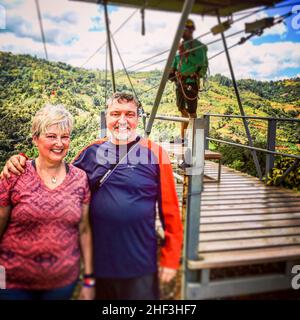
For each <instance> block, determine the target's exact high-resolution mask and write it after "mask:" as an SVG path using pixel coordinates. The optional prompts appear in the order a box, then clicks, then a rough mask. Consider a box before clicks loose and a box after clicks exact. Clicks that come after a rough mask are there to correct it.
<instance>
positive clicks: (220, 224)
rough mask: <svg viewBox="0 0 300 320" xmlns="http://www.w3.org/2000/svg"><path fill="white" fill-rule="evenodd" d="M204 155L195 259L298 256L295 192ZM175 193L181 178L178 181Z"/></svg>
mask: <svg viewBox="0 0 300 320" xmlns="http://www.w3.org/2000/svg"><path fill="white" fill-rule="evenodd" d="M217 170H218V165H217V164H216V163H213V162H210V161H205V171H204V172H205V178H204V191H203V192H202V195H201V210H200V230H199V231H200V234H199V258H200V260H199V261H189V263H188V266H189V268H190V269H212V268H224V267H231V266H239V265H249V264H257V263H267V262H273V261H288V260H297V259H300V193H299V192H298V193H297V192H293V191H291V190H286V189H282V188H278V187H270V186H266V185H265V184H264V183H263V182H260V181H259V180H258V179H257V178H254V177H252V176H249V175H247V174H244V173H241V172H238V171H235V170H233V169H230V168H228V167H225V166H222V178H221V182H220V183H217V182H212V181H211V179H210V178H211V177H216V176H217ZM177 190H178V195H179V199H181V198H182V184H180V183H178V184H177Z"/></svg>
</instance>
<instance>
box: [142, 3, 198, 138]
mask: <svg viewBox="0 0 300 320" xmlns="http://www.w3.org/2000/svg"><path fill="white" fill-rule="evenodd" d="M194 2H195V0H185V2H184V5H183V8H182V14H181V18H180V21H179V24H178V27H177V31H176V34H175V37H174V40H173V44H172V47H171V50H170V53H169V57H168V60H167V63H166V66H165V69H164V72H163V76H162V78H161V81H160V84H159V88H158V91H157V94H156V98H155V101H154V105H153V108H152V111H151V114H150V119H149V120H148V124H147V128H146V133H145V135H146V136H149V135H150V133H151V129H152V125H153V122H154V119H155V115H156V113H157V109H158V106H159V103H160V100H161V97H162V94H163V91H164V89H165V86H166V83H167V81H168V76H169V73H170V67H171V64H172V62H173V59H174V57H175V54H176V51H177V47H178V43H179V41H180V38H181V36H182V34H183V29H184V24H185V22H186V20H187V17H188V15H189V14H190V12H191V11H192V8H193V4H194Z"/></svg>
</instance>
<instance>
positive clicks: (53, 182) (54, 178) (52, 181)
mask: <svg viewBox="0 0 300 320" xmlns="http://www.w3.org/2000/svg"><path fill="white" fill-rule="evenodd" d="M38 167H40V166H39V164H38ZM39 171H41V170H39ZM50 181H51V183H52V184H56V183H57V177H56V176H51V178H50Z"/></svg>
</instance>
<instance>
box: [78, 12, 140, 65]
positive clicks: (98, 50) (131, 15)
mask: <svg viewBox="0 0 300 320" xmlns="http://www.w3.org/2000/svg"><path fill="white" fill-rule="evenodd" d="M138 11H139V9H136V10H135V11H134V12H132V13H131V14H130V15H129V16H128V17H127V19H125V20H124V21H123V22H122V23H121V24H120V25H119V27H118V28H117V29H116V30H115V31H114V32H113V33H112V34H113V35H116V34H117V33H118V32H119V31H120V30H121V29H122V28H123V27H124V26H125V24H126V23H127V22H128V21H129V20H130V19H131V18H132V17H133V16H134V15H135V14H136V13H137V12H138ZM105 45H106V41H105V42H103V43H102V44H101V45H100V46H99V48H98V49H97V50H96V51H95V52H94V53H93V54H92V55H91V56H90V57H89V58H88V59H87V60H86V61H85V62H84V63H83V64H82V65H81V66H80V68H82V67H83V66H84V65H86V64H87V63H88V62H90V61H91V59H93V58H94V56H95V55H96V54H97V53H98V52H100V51H101V49H102V48H103V47H104V46H105Z"/></svg>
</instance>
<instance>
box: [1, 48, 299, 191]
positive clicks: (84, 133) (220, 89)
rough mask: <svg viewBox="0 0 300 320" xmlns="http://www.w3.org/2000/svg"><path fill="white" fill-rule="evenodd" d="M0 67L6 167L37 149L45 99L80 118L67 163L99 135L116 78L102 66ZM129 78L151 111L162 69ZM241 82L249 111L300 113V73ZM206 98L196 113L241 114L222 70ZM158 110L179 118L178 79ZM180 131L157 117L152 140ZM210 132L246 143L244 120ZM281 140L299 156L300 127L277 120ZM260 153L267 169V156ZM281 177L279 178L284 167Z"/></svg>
mask: <svg viewBox="0 0 300 320" xmlns="http://www.w3.org/2000/svg"><path fill="white" fill-rule="evenodd" d="M0 67H1V68H0V85H1V88H2V90H1V92H0V125H1V126H0V168H1V167H2V165H3V164H4V161H5V159H7V158H8V157H9V156H10V155H12V154H14V153H17V152H20V151H22V152H26V153H27V154H28V155H29V156H34V155H35V154H36V150H35V149H34V147H33V145H32V142H31V138H30V122H31V119H32V116H33V115H34V114H35V113H36V111H37V110H38V109H40V108H41V106H42V105H44V104H45V103H63V104H64V105H65V106H66V107H67V108H68V110H69V111H70V112H71V113H72V114H73V115H74V117H75V127H74V131H73V133H72V145H71V151H70V152H69V155H68V160H70V159H71V158H73V157H74V156H75V155H76V154H77V152H78V151H79V150H80V149H82V148H83V147H84V146H86V145H87V144H88V143H89V142H91V141H93V140H94V139H96V138H97V137H98V135H99V113H100V111H101V110H103V109H104V101H105V97H106V96H108V95H109V94H110V93H111V90H109V88H111V81H110V80H109V81H108V82H107V84H106V81H105V72H104V71H99V70H98V71H91V70H85V69H81V68H75V67H72V66H70V65H67V64H65V63H61V62H58V63H56V62H49V61H46V60H42V59H37V58H34V57H31V56H29V55H13V54H11V53H4V52H0ZM130 77H131V78H132V82H133V85H134V86H135V89H136V91H137V95H138V97H139V99H140V100H141V102H142V104H143V107H144V109H145V111H146V112H150V111H151V108H152V105H153V102H154V99H155V94H156V88H157V86H158V84H159V81H160V78H161V72H160V71H151V72H138V73H131V74H130ZM108 78H109V76H108ZM116 83H117V90H119V91H131V87H130V84H129V82H128V80H127V78H126V75H125V74H124V73H123V72H121V71H118V72H117V73H116ZM238 85H239V88H240V91H241V98H242V102H243V106H244V109H245V112H246V114H247V115H251V116H261V117H270V116H271V117H276V118H300V88H299V87H300V78H295V79H288V80H282V81H270V82H261V81H255V80H250V79H249V80H239V82H238ZM106 87H107V88H108V89H107V90H106ZM153 87H154V88H153ZM200 96H201V97H200V100H199V107H198V116H201V115H202V114H204V113H216V114H228V115H230V114H236V115H238V114H239V109H238V105H237V102H236V98H235V94H234V90H233V88H232V84H231V80H230V79H228V78H226V77H224V76H222V75H215V76H213V77H211V78H210V79H209V82H208V87H207V90H205V91H203V92H201V94H200ZM158 113H159V114H164V115H175V116H179V115H180V114H179V112H178V111H177V108H176V106H175V95H174V85H173V83H170V82H169V83H168V84H167V86H166V89H165V92H164V95H163V97H162V101H161V105H160V107H159V112H158ZM249 126H250V131H251V134H252V136H253V140H254V143H255V146H257V147H260V148H265V147H266V135H267V121H261V120H249ZM140 130H142V126H140ZM179 132H180V130H179V124H178V123H176V124H175V123H173V122H165V121H159V120H157V121H155V125H154V128H153V131H152V138H153V139H154V140H159V139H161V138H162V135H163V138H172V137H174V136H178V135H179ZM210 136H211V137H215V138H219V139H220V138H222V139H224V140H228V141H234V142H238V143H242V144H247V139H246V135H245V130H244V127H243V123H242V121H241V120H240V119H230V118H218V117H211V131H210ZM276 145H277V150H278V151H280V152H284V153H288V152H291V153H294V154H299V151H300V133H299V125H298V126H297V124H296V123H287V122H279V123H278V126H277V140H276ZM210 146H211V148H213V149H218V150H220V151H221V152H222V154H223V158H224V160H223V161H224V164H226V165H229V166H231V167H234V168H236V169H238V170H241V171H244V172H248V173H250V174H252V175H255V174H256V173H255V168H254V165H253V161H252V156H251V154H250V152H249V151H248V150H244V149H241V148H237V147H232V146H228V145H224V144H217V143H211V144H210ZM258 156H259V159H260V161H261V166H262V168H264V161H265V155H263V154H258ZM282 161H285V160H284V159H283V160H280V159H278V163H277V164H276V168H281V167H284V166H282V165H281V164H282ZM287 161H291V160H287ZM292 162H293V161H292ZM276 168H275V169H276ZM275 169H274V170H275ZM276 172H277V171H276ZM298 172H299V171H298ZM276 174H277V175H280V173H278V172H277V173H276ZM281 174H282V173H281ZM291 174H295V172H293V173H291ZM290 178H291V176H290V177H289V179H290ZM297 179H298V180H297ZM277 180H278V178H277ZM277 180H276V179H275V178H274V179H273V180H272V181H273V183H276V181H277ZM295 180H296V181H299V175H298V176H297V175H296V176H295ZM293 181H294V180H293V179H291V180H290V182H289V183H287V184H286V185H287V186H288V187H291V188H294V187H295V186H297V188H298V189H299V183H298V184H297V182H293Z"/></svg>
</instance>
